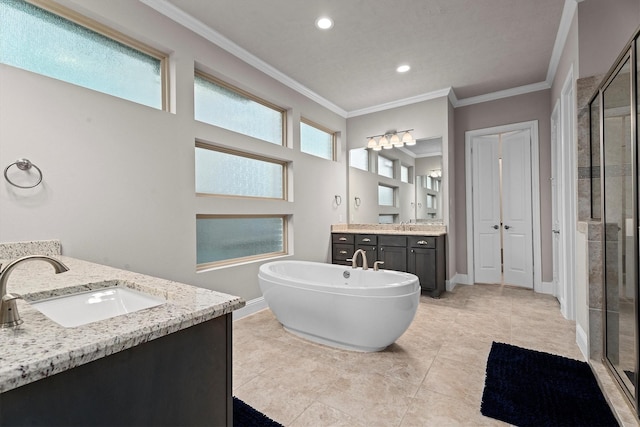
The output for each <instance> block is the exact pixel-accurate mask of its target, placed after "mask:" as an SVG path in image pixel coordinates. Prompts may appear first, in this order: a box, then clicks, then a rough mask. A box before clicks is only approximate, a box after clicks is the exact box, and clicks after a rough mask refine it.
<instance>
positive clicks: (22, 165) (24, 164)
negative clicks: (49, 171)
mask: <svg viewBox="0 0 640 427" xmlns="http://www.w3.org/2000/svg"><path fill="white" fill-rule="evenodd" d="M13 165H15V166H16V167H17V168H18V169H20V170H21V171H28V170H29V169H31V168H32V167H33V168H35V170H37V171H38V175H39V177H38V182H36V183H35V184H33V185H18V184H16V183H15V182H13V181H11V180H10V179H9V176H8V175H7V172H8V171H9V168H10V167H11V166H13ZM4 179H6V180H7V182H8V183H9V184H11V185H13V186H14V187H18V188H33V187H37V186H38V185H39V184H40V183H41V182H42V171H41V170H40V168H39V167H37V166H36V165H34V164H33V163H31V162H30V161H29V160H28V159H18V160H16V161H15V162H13V163H11V164H10V165H9V166H7V167H6V168H5V169H4Z"/></svg>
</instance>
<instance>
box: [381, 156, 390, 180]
mask: <svg viewBox="0 0 640 427" xmlns="http://www.w3.org/2000/svg"><path fill="white" fill-rule="evenodd" d="M378 175H381V176H386V177H387V178H393V160H391V159H387V158H386V157H383V156H381V155H379V154H378Z"/></svg>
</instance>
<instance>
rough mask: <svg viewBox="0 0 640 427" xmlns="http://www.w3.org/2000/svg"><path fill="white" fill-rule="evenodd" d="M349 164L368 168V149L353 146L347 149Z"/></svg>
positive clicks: (364, 169)
mask: <svg viewBox="0 0 640 427" xmlns="http://www.w3.org/2000/svg"><path fill="white" fill-rule="evenodd" d="M349 166H351V167H352V168H358V169H362V170H363V171H368V170H369V150H367V149H366V148H354V149H352V150H349Z"/></svg>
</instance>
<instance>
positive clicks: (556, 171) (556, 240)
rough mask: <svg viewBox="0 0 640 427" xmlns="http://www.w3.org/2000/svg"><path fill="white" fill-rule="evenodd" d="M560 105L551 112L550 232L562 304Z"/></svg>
mask: <svg viewBox="0 0 640 427" xmlns="http://www.w3.org/2000/svg"><path fill="white" fill-rule="evenodd" d="M559 109H560V106H559V105H556V107H555V108H554V109H553V113H552V114H551V232H552V233H553V236H552V239H553V240H552V250H553V295H555V297H556V298H557V299H558V301H559V302H560V305H561V306H562V305H564V292H563V280H562V277H563V268H564V263H563V262H562V253H563V248H562V239H561V238H560V232H561V231H560V230H561V220H560V219H561V218H562V214H561V212H560V211H561V209H562V196H561V193H562V191H561V188H562V165H563V162H562V152H561V147H562V146H561V144H560V141H561V140H562V136H561V134H560V125H559V122H560V118H559Z"/></svg>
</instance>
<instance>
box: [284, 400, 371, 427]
mask: <svg viewBox="0 0 640 427" xmlns="http://www.w3.org/2000/svg"><path fill="white" fill-rule="evenodd" d="M290 426H291V427H318V426H331V427H366V426H367V424H366V423H363V422H360V421H359V420H358V419H357V418H355V417H352V416H351V415H349V414H345V413H344V412H340V411H339V410H337V409H334V408H332V407H331V406H327V405H324V404H322V403H320V402H314V403H313V404H312V405H311V406H309V407H308V408H307V409H306V410H305V411H304V412H303V413H302V414H300V416H299V417H298V418H296V419H295V420H294V421H293V422H292V423H291V424H290Z"/></svg>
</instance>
